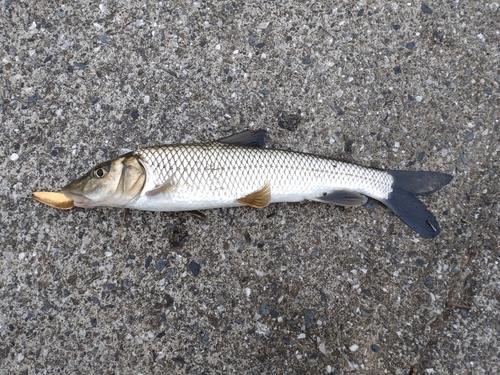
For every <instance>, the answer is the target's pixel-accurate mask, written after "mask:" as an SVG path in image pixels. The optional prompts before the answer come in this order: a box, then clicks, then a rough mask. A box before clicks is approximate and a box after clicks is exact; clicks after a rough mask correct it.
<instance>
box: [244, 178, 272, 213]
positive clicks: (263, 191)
mask: <svg viewBox="0 0 500 375" xmlns="http://www.w3.org/2000/svg"><path fill="white" fill-rule="evenodd" d="M238 203H241V204H244V205H247V206H250V207H254V208H264V207H266V206H267V205H269V203H271V185H269V182H266V184H265V185H264V186H263V187H262V188H260V189H259V190H256V191H254V192H253V193H250V194H248V195H246V196H244V197H243V198H239V199H238Z"/></svg>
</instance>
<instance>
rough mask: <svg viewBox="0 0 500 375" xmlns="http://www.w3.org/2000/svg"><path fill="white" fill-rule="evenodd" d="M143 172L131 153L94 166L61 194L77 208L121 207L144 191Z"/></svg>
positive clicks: (144, 173)
mask: <svg viewBox="0 0 500 375" xmlns="http://www.w3.org/2000/svg"><path fill="white" fill-rule="evenodd" d="M145 181H146V172H145V170H144V167H143V166H142V165H141V163H140V162H139V161H138V160H137V158H136V157H135V156H134V155H133V153H129V154H125V155H123V156H120V157H118V158H116V159H113V160H109V161H106V162H104V163H102V164H99V165H97V166H96V167H94V168H93V169H92V170H90V171H89V172H88V173H87V174H86V175H84V176H83V177H81V178H79V179H77V180H75V181H73V182H71V183H69V184H68V185H66V186H65V187H63V188H62V190H61V192H62V193H63V194H64V195H66V196H67V197H69V198H71V199H73V201H74V204H75V206H77V207H85V208H88V207H97V206H111V207H123V206H125V205H126V204H127V203H129V202H130V201H131V200H132V199H134V198H135V197H136V196H137V195H138V194H139V193H140V192H141V190H142V188H143V187H144V183H145Z"/></svg>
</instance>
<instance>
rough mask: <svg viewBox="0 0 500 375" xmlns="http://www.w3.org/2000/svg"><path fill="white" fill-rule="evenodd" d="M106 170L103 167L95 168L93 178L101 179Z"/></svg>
mask: <svg viewBox="0 0 500 375" xmlns="http://www.w3.org/2000/svg"><path fill="white" fill-rule="evenodd" d="M106 172H107V171H106V170H105V169H104V168H103V167H97V168H96V169H94V176H95V177H97V178H103V177H104V176H105V175H106Z"/></svg>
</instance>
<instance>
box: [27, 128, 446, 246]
mask: <svg viewBox="0 0 500 375" xmlns="http://www.w3.org/2000/svg"><path fill="white" fill-rule="evenodd" d="M265 136H266V131H265V130H264V129H259V130H248V131H244V132H241V133H237V134H233V135H231V136H229V137H226V138H222V139H219V140H216V141H212V142H206V143H191V144H189V143H188V144H170V145H163V146H152V147H145V148H142V149H141V148H140V149H138V150H136V151H131V152H128V153H126V154H124V155H121V156H118V157H117V158H114V159H111V160H108V161H105V162H103V163H101V164H98V165H97V166H95V167H94V168H92V169H91V170H90V171H89V172H88V173H86V174H85V175H83V176H82V177H80V178H78V179H76V180H74V181H72V182H70V183H69V184H67V185H66V186H64V187H63V188H62V189H61V190H60V191H59V192H55V193H51V192H35V193H33V197H34V198H35V199H37V200H38V201H40V202H42V203H45V204H48V205H49V206H52V207H55V208H61V209H69V208H72V207H83V208H92V207H99V206H105V207H119V208H129V209H136V210H145V211H194V212H199V211H200V210H207V209H214V208H223V207H239V206H248V207H253V208H264V207H267V206H268V205H269V204H270V203H279V202H301V201H304V200H308V201H315V202H323V203H329V204H334V205H340V206H346V207H351V206H362V205H365V204H366V203H367V202H368V200H369V199H370V200H376V201H379V202H381V203H382V204H383V205H385V206H386V207H388V208H389V209H390V210H391V211H392V212H393V213H394V214H395V215H396V216H397V217H399V218H400V219H401V220H402V221H403V222H404V223H406V224H407V225H408V226H409V227H410V228H411V229H413V230H414V231H415V232H417V233H418V234H420V235H421V236H422V237H424V238H434V237H436V236H437V235H438V234H439V233H440V231H441V228H440V226H439V223H438V221H437V219H436V217H435V216H434V215H433V214H432V212H431V211H430V210H429V209H428V207H427V206H426V205H425V204H424V203H422V201H420V199H419V196H425V195H428V194H431V193H434V192H435V191H437V190H439V189H441V188H443V187H444V186H446V185H447V184H448V183H450V181H451V180H452V179H453V176H452V175H450V174H447V173H442V172H434V171H402V170H381V169H375V168H369V167H364V166H361V165H357V164H352V163H348V162H344V161H340V160H336V159H333V158H330V157H327V156H321V155H314V154H308V153H301V152H295V151H291V150H284V149H274V148H266V147H265Z"/></svg>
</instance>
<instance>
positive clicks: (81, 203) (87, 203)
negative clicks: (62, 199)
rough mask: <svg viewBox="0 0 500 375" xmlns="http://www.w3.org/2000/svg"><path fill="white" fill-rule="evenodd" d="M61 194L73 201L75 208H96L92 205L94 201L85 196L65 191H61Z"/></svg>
mask: <svg viewBox="0 0 500 375" xmlns="http://www.w3.org/2000/svg"><path fill="white" fill-rule="evenodd" d="M61 194H63V195H64V196H66V197H67V198H68V199H71V200H72V201H73V204H74V206H75V207H82V208H90V207H95V205H93V204H92V201H91V200H90V199H89V198H87V197H86V196H85V195H81V194H75V193H69V192H67V191H64V190H62V191H61Z"/></svg>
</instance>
